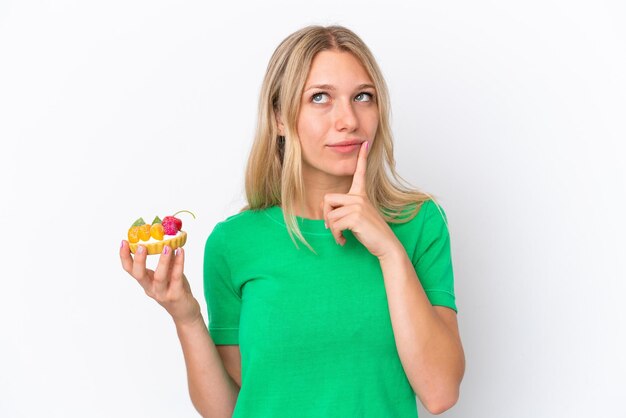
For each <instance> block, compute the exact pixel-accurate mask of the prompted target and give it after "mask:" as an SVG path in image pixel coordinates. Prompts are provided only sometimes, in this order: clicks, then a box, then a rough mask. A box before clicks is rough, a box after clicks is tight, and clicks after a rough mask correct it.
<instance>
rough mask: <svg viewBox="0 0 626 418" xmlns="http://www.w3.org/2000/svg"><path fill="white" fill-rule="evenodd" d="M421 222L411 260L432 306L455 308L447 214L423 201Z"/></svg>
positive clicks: (455, 309)
mask: <svg viewBox="0 0 626 418" xmlns="http://www.w3.org/2000/svg"><path fill="white" fill-rule="evenodd" d="M420 210H424V211H425V212H424V223H423V227H422V231H421V234H420V236H419V238H418V244H417V248H416V251H415V254H414V255H413V258H412V261H413V266H414V267H415V272H416V273H417V277H418V278H419V280H420V282H421V283H422V287H423V288H424V292H425V293H426V296H427V297H428V300H430V303H431V304H432V305H437V306H446V307H448V308H451V309H454V311H455V312H458V311H457V307H456V301H455V299H456V298H455V295H454V272H453V269H452V256H451V252H450V234H449V231H448V225H447V217H446V214H445V212H444V211H443V209H442V208H441V206H440V205H438V204H436V203H435V202H434V201H432V200H429V201H426V202H424V204H423V206H422V208H421V209H420Z"/></svg>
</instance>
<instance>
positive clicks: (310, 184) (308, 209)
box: [295, 171, 352, 219]
mask: <svg viewBox="0 0 626 418" xmlns="http://www.w3.org/2000/svg"><path fill="white" fill-rule="evenodd" d="M302 174H303V177H304V187H305V190H306V195H305V199H304V202H298V204H296V207H295V211H296V213H295V214H296V216H300V217H302V218H307V219H324V210H323V207H322V202H323V200H324V195H325V194H327V193H341V194H345V193H348V191H349V190H350V186H351V184H352V176H333V175H330V174H328V173H324V172H321V171H315V172H306V173H305V172H303V173H302Z"/></svg>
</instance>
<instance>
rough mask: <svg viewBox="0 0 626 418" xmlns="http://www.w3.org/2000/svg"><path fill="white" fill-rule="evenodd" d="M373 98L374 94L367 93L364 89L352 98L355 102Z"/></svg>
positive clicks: (369, 100)
mask: <svg viewBox="0 0 626 418" xmlns="http://www.w3.org/2000/svg"><path fill="white" fill-rule="evenodd" d="M373 98H374V95H373V94H372V93H367V92H365V91H362V92H361V93H359V94H357V95H356V97H355V98H354V99H355V100H356V101H357V102H371V101H372V99H373Z"/></svg>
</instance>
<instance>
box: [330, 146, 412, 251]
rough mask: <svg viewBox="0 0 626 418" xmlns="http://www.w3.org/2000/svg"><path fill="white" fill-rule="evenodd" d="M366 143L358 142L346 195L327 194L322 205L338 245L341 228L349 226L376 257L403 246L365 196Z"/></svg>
mask: <svg viewBox="0 0 626 418" xmlns="http://www.w3.org/2000/svg"><path fill="white" fill-rule="evenodd" d="M367 145H368V143H367V142H364V143H363V144H361V148H360V149H359V156H358V157H357V163H356V170H355V172H354V177H353V178H352V186H351V187H350V190H349V191H348V194H341V193H327V194H325V195H324V200H323V201H322V203H321V204H322V207H323V211H324V220H325V221H326V224H327V225H328V227H329V228H330V230H331V232H332V234H333V236H334V237H335V240H336V241H337V244H339V245H341V246H343V245H344V244H345V243H346V239H345V238H344V236H343V234H342V233H341V231H343V230H344V229H349V230H350V231H352V233H353V234H354V236H355V237H356V238H357V239H358V240H359V241H360V242H361V244H363V245H364V246H365V247H366V248H367V249H368V251H369V252H370V253H372V254H373V255H375V256H376V257H378V258H381V257H383V256H385V255H386V254H388V253H390V252H391V251H394V250H396V249H397V248H399V247H398V245H399V246H402V244H401V243H400V241H399V240H398V238H397V237H396V235H395V234H394V233H393V231H392V230H391V228H390V227H389V225H388V224H387V222H386V221H385V219H384V218H383V217H382V216H381V215H380V213H379V212H378V210H377V209H376V208H375V207H374V206H373V205H372V204H371V202H370V201H369V199H368V197H367V191H366V183H365V178H366V177H365V168H366V166H367V155H368V153H369V150H368V146H367Z"/></svg>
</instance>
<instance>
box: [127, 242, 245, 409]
mask: <svg viewBox="0 0 626 418" xmlns="http://www.w3.org/2000/svg"><path fill="white" fill-rule="evenodd" d="M139 249H141V250H142V251H140V250H139ZM146 257H147V254H146V251H145V248H144V247H142V246H138V250H137V253H136V254H135V258H134V259H133V257H132V256H131V255H130V249H129V246H128V242H127V241H122V246H121V248H120V258H121V260H122V266H123V268H124V270H125V271H126V272H128V273H129V274H130V275H131V276H133V277H134V278H135V279H136V280H137V281H138V282H139V284H140V285H141V287H143V289H144V291H145V292H146V294H147V295H148V296H149V297H151V298H153V299H154V300H156V301H157V302H158V303H159V304H160V305H161V306H163V307H164V308H165V309H166V310H167V312H168V313H169V314H170V315H171V316H172V319H173V320H174V324H175V326H176V332H177V334H178V338H179V340H180V344H181V347H182V350H183V355H184V357H185V365H186V367H187V382H188V385H189V395H190V397H191V402H192V403H193V406H194V407H195V408H196V410H197V411H198V412H199V413H200V414H201V415H202V416H203V417H205V418H213V417H216V418H222V417H224V418H225V417H231V416H232V414H233V411H234V409H235V403H236V402H237V396H238V395H239V386H238V385H237V384H236V383H235V382H234V381H233V379H232V378H231V377H230V375H229V374H228V372H227V371H226V368H225V367H224V363H223V362H222V359H221V357H220V355H219V353H218V351H217V348H216V347H215V343H214V342H213V340H212V339H211V336H210V335H209V332H208V330H207V327H206V325H205V323H204V319H203V318H202V313H201V311H200V304H199V303H198V301H197V300H196V299H195V298H194V297H193V295H192V294H191V288H190V286H189V282H188V281H187V278H186V277H185V275H184V274H183V268H184V262H185V252H184V250H183V249H182V248H180V249H179V250H178V253H177V254H176V255H174V254H173V252H172V251H171V249H169V247H167V251H164V252H163V254H161V255H160V256H159V262H158V265H157V268H156V270H154V271H152V270H150V269H146Z"/></svg>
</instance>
